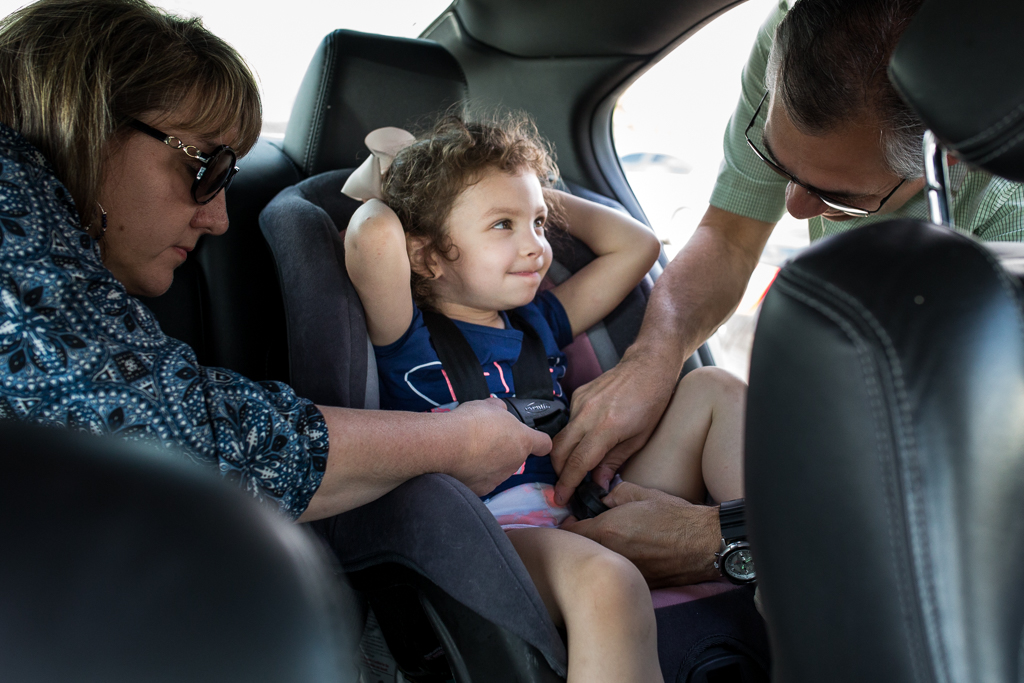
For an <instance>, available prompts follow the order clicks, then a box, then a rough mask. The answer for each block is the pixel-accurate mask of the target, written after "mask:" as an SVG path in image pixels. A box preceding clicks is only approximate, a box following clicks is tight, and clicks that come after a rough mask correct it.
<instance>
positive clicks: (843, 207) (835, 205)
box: [743, 92, 907, 216]
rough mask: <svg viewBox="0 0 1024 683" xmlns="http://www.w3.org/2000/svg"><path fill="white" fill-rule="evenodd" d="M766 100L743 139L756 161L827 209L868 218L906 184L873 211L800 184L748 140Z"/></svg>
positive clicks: (761, 104) (755, 111) (757, 111)
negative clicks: (802, 189)
mask: <svg viewBox="0 0 1024 683" xmlns="http://www.w3.org/2000/svg"><path fill="white" fill-rule="evenodd" d="M767 99H768V93H767V92H766V93H765V94H764V96H763V97H762V98H761V102H760V103H759V104H758V105H757V109H756V110H754V116H753V118H751V119H750V123H748V124H747V129H746V130H745V131H743V137H745V138H746V139H747V145H749V146H750V149H751V151H753V152H754V154H756V155H757V158H758V159H760V160H761V161H763V162H764V163H765V164H767V165H768V168H770V169H772V170H773V171H775V172H776V173H778V174H779V175H780V176H782V177H783V178H785V179H786V180H788V181H789V182H791V183H793V184H794V185H799V186H800V187H802V188H804V189H805V190H807V191H808V192H810V193H811V194H813V195H816V196H817V197H818V199H820V200H821V201H822V203H824V204H825V206H827V207H829V208H830V209H835V210H836V211H842V212H843V213H845V214H848V215H850V216H870V215H871V214H873V213H878V212H879V211H881V210H882V207H883V206H884V205H885V203H886V202H887V201H889V198H890V197H892V196H893V195H894V194H896V190H898V189H900V187H902V186H903V183H905V182H907V179H906V178H904V179H903V180H901V181H900V182H899V183H898V184H897V185H896V187H894V188H892V191H891V192H890V193H889V194H887V195H885V197H884V198H883V199H882V201H880V202H879V203H878V208H876V209H873V210H871V209H862V208H860V207H857V206H850V205H849V204H847V203H846V202H841V201H839V200H838V199H833V198H832V197H830V196H828V194H826V193H824V192H822V191H821V190H819V189H817V188H816V187H813V186H811V185H808V184H807V183H802V182H800V181H799V180H797V179H796V176H794V175H793V174H791V173H790V172H789V171H787V170H786V169H784V168H782V167H781V166H779V165H778V164H777V163H775V161H773V160H772V159H771V158H770V157H769V156H768V155H767V154H765V153H764V152H762V151H761V150H759V149H758V148H757V145H755V144H754V142H753V141H752V140H751V139H750V129H751V128H753V127H754V121H757V115H758V114H760V113H761V107H763V106H764V103H765V101H766V100H767Z"/></svg>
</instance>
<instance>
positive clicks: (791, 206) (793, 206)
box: [786, 183, 828, 219]
mask: <svg viewBox="0 0 1024 683" xmlns="http://www.w3.org/2000/svg"><path fill="white" fill-rule="evenodd" d="M786 211H788V212H789V215H791V216H792V217H793V218H800V219H803V218H814V217H815V216H820V215H821V214H823V213H825V212H826V211H828V205H827V204H826V203H825V202H823V201H821V199H820V198H819V197H818V195H816V194H814V193H813V192H808V191H807V190H806V189H804V188H802V187H800V186H799V185H797V184H796V183H790V184H789V185H787V186H786Z"/></svg>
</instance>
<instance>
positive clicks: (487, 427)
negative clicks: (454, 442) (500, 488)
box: [446, 398, 551, 496]
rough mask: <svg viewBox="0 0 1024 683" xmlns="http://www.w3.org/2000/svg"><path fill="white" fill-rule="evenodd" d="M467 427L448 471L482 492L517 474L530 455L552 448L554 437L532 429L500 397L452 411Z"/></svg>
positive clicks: (476, 490) (486, 491)
mask: <svg viewBox="0 0 1024 683" xmlns="http://www.w3.org/2000/svg"><path fill="white" fill-rule="evenodd" d="M450 414H451V416H452V418H454V419H456V420H459V421H460V425H459V426H457V427H456V428H455V429H456V431H457V432H459V433H463V430H465V432H464V433H465V434H466V437H465V438H466V440H465V442H464V443H465V446H464V449H463V451H462V452H456V453H455V457H453V458H452V462H451V465H450V467H449V469H447V470H446V474H450V475H451V476H453V477H455V478H456V479H458V480H459V481H461V482H462V483H463V484H465V485H466V486H468V487H469V488H470V490H472V491H473V493H475V494H477V495H478V496H482V495H484V494H485V493H488V492H489V491H492V490H494V487H495V486H497V485H498V484H500V483H501V482H503V481H505V480H506V479H508V478H509V477H510V476H512V475H513V474H515V472H516V470H518V469H519V467H520V466H521V465H522V464H523V462H525V461H526V458H527V456H529V455H546V454H547V453H549V452H551V438H550V437H548V435H547V434H544V433H543V432H538V431H537V430H535V429H530V428H529V427H527V426H526V425H524V424H523V423H522V422H520V421H519V420H518V419H516V418H515V417H513V415H512V414H511V413H510V412H508V409H507V408H506V407H505V404H504V402H502V401H501V400H499V399H496V398H488V399H485V400H483V401H469V402H467V403H464V404H462V405H460V406H459V407H458V408H456V409H455V410H453V411H452V412H451V413H450Z"/></svg>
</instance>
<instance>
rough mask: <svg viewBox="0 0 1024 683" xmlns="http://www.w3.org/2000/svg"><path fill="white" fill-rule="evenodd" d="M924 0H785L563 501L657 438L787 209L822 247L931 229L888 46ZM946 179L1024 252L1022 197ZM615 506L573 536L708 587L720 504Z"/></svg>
mask: <svg viewBox="0 0 1024 683" xmlns="http://www.w3.org/2000/svg"><path fill="white" fill-rule="evenodd" d="M921 2H922V0H857V1H856V2H854V1H853V0H800V1H799V2H796V3H793V6H792V8H790V6H789V5H790V3H789V2H787V0H780V1H779V5H778V7H777V8H776V9H775V10H774V11H773V12H772V14H771V15H770V16H769V18H768V20H767V21H766V22H765V24H764V25H763V26H762V28H761V30H760V32H759V34H758V38H757V42H756V44H755V45H754V48H753V50H752V52H751V55H750V59H749V61H748V62H747V65H746V67H745V68H744V70H743V76H742V80H743V91H742V95H741V97H740V101H739V104H738V106H737V109H736V111H735V113H734V114H733V116H732V118H731V120H730V121H729V125H728V128H727V130H726V134H725V149H724V152H725V154H724V156H725V159H724V161H723V163H722V167H721V170H720V171H719V176H718V180H717V183H716V185H715V189H714V192H713V193H712V196H711V200H710V206H709V207H708V210H707V212H706V213H705V214H704V217H703V219H702V220H701V222H700V224H699V226H698V228H697V230H696V232H695V233H694V235H693V237H692V238H691V240H690V241H689V242H688V243H687V245H686V246H685V247H684V248H683V250H682V251H681V252H680V253H679V254H678V255H677V256H676V257H675V259H673V261H672V263H670V264H669V266H668V267H667V268H666V270H665V272H664V274H663V275H662V276H661V278H660V279H659V280H658V283H657V286H656V287H655V288H654V292H653V294H652V296H651V300H650V302H649V303H648V308H647V313H646V315H645V318H644V322H643V327H642V328H641V331H640V335H639V337H638V338H637V341H636V342H635V343H634V344H633V346H632V347H630V348H629V349H628V350H627V351H626V353H625V354H624V356H623V358H622V361H621V362H620V363H619V365H618V366H617V367H616V368H614V369H613V370H611V371H609V372H607V373H605V374H604V375H602V376H601V377H599V378H598V379H597V380H595V381H594V382H591V383H590V384H588V385H586V386H585V387H583V388H581V389H579V390H577V391H576V393H575V395H574V396H573V418H572V421H570V423H569V425H568V426H567V427H566V428H565V430H563V431H562V433H561V434H560V435H559V436H558V438H556V439H555V445H554V450H553V451H552V459H553V461H554V464H555V466H556V468H561V479H560V481H559V484H558V486H557V487H556V497H557V498H558V499H559V500H564V499H565V498H567V497H568V496H569V495H570V494H571V493H572V490H573V489H574V488H575V486H576V485H577V484H578V483H579V482H580V481H581V480H582V478H583V476H584V474H586V472H587V471H588V470H593V475H594V479H595V480H596V481H598V483H601V484H605V485H606V484H607V482H608V481H609V479H610V478H611V476H612V474H614V472H615V471H616V470H617V469H618V468H619V467H620V466H621V465H622V463H624V462H625V461H626V460H627V459H628V458H629V456H630V455H632V454H633V453H634V452H635V451H636V450H637V449H638V448H639V447H640V446H642V445H643V444H644V443H645V442H646V440H647V438H648V437H649V436H650V434H651V432H652V430H653V428H654V426H655V425H656V424H657V421H658V419H659V416H660V415H661V413H662V412H663V410H664V407H665V405H667V403H668V400H669V398H670V397H671V394H672V390H673V387H674V381H673V380H674V378H676V377H678V374H679V371H680V369H681V368H682V364H683V361H684V360H685V359H686V358H687V357H688V356H689V355H690V354H692V353H693V351H694V350H695V349H696V348H697V347H698V346H699V345H700V344H701V343H703V342H704V341H705V340H706V339H707V338H708V337H710V336H711V334H712V333H713V332H714V331H715V329H717V328H718V326H719V325H721V324H722V323H723V322H724V321H725V320H726V319H727V318H728V317H729V315H730V314H731V313H732V311H733V310H735V308H736V306H737V304H738V303H739V301H740V298H741V297H742V295H743V292H744V289H745V288H746V285H747V281H748V280H749V278H750V275H751V273H752V272H753V270H754V267H755V266H756V265H757V263H758V260H759V258H760V256H761V252H762V250H763V249H764V246H765V243H766V242H767V240H768V237H769V236H770V235H771V232H772V229H773V228H774V227H775V224H776V222H777V221H778V220H779V219H780V218H781V217H782V214H783V211H788V212H789V213H790V214H791V215H792V216H794V217H795V218H799V219H807V220H808V229H809V232H810V238H811V240H812V241H814V240H817V239H821V238H823V237H827V236H830V235H834V234H837V233H839V232H843V231H845V230H849V229H852V228H855V227H858V226H861V225H865V224H867V223H870V222H873V221H877V220H883V219H888V218H896V217H906V218H916V219H926V218H927V206H926V203H925V198H924V195H923V191H922V189H923V186H924V180H923V153H922V141H921V136H922V134H923V132H924V126H923V124H922V123H921V121H919V120H918V119H917V117H916V116H915V115H914V113H913V112H912V111H911V110H910V109H909V108H908V107H907V106H906V104H905V103H904V102H903V101H902V99H901V98H900V97H899V95H898V94H897V93H896V91H895V89H894V88H893V86H892V84H891V83H890V82H889V80H888V75H887V66H888V62H889V57H890V55H891V54H892V50H893V48H894V47H895V45H896V43H897V42H898V40H899V37H900V36H901V35H902V33H903V30H904V29H905V27H906V25H907V23H908V22H909V21H910V20H911V18H912V17H913V15H914V13H915V12H916V11H917V9H918V7H919V6H920V4H921ZM955 161H956V160H955V159H952V158H951V159H950V163H951V164H953V165H952V167H951V169H950V179H949V180H950V182H949V185H950V190H951V195H952V206H951V214H952V217H953V222H954V225H955V228H956V230H958V231H960V232H962V233H964V234H969V235H972V236H974V237H975V238H978V239H982V240H1007V241H1008V240H1013V241H1022V240H1024V188H1022V186H1021V185H1019V184H1016V183H1011V182H1009V181H1006V180H1003V179H1001V178H996V177H993V176H991V175H989V174H987V173H985V172H983V171H975V170H971V169H968V168H967V167H966V165H965V164H956V163H955ZM605 502H606V503H609V504H610V505H612V506H613V509H612V510H611V511H609V512H607V513H604V514H602V515H600V516H599V517H597V518H595V519H593V520H587V521H586V522H582V523H580V524H579V525H576V526H575V527H573V530H575V531H578V532H580V533H583V534H585V535H587V536H589V537H591V538H593V539H595V540H598V541H599V542H602V543H604V544H605V545H608V546H609V547H612V548H613V549H614V550H617V551H618V552H620V553H622V554H624V555H626V556H627V557H629V558H630V559H632V560H634V562H636V564H637V566H638V567H640V569H641V571H643V572H644V573H645V576H647V577H648V580H649V581H650V580H653V582H655V583H659V584H665V583H669V584H672V583H675V584H679V583H688V582H692V581H695V580H700V579H705V578H709V577H711V576H714V575H715V574H716V573H717V572H716V570H715V569H714V564H713V561H714V556H713V554H714V551H715V550H717V549H718V547H719V544H720V540H721V537H722V535H721V533H720V531H719V522H718V512H717V510H716V509H715V508H709V507H705V506H693V505H689V504H688V503H686V502H685V501H680V500H678V499H674V498H672V497H671V496H666V495H665V494H659V493H658V492H652V491H649V490H646V489H639V488H638V487H633V486H622V487H619V488H618V489H616V490H615V491H613V492H612V494H611V495H610V496H609V497H608V498H606V499H605Z"/></svg>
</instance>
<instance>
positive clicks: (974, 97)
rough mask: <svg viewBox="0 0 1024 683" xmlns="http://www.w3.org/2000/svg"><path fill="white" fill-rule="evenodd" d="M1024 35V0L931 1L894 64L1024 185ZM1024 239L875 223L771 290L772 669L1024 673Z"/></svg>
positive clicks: (753, 383)
mask: <svg viewBox="0 0 1024 683" xmlns="http://www.w3.org/2000/svg"><path fill="white" fill-rule="evenodd" d="M1022 30H1024V5H1021V4H1020V3H1016V2H993V1H985V0H981V1H979V2H973V3H962V2H958V1H957V0H930V1H929V2H926V3H925V4H924V6H923V7H922V9H921V10H920V13H919V15H918V16H917V17H916V18H915V19H914V21H913V23H912V24H911V26H910V27H909V28H908V30H907V32H906V34H905V35H904V37H903V39H902V41H901V43H900V46H899V47H898V49H897V51H896V53H895V55H894V58H893V61H892V64H891V73H892V75H893V79H894V82H896V83H898V84H899V85H900V88H901V89H902V91H903V92H904V94H905V95H906V96H907V100H908V101H909V102H910V103H911V105H912V106H914V107H915V108H916V109H918V110H919V112H920V114H921V116H922V118H923V120H924V121H926V122H927V123H928V125H929V126H931V128H932V130H933V132H934V133H935V135H936V136H937V137H938V138H939V139H940V140H942V141H943V142H944V143H946V144H947V145H948V146H949V148H950V149H951V150H953V151H954V152H955V153H957V154H960V155H962V156H963V157H964V158H967V159H970V160H973V161H976V162H978V163H981V164H982V165H983V167H984V168H986V169H987V170H993V171H998V172H1000V173H1004V174H1006V175H1008V176H1011V177H1014V178H1017V179H1020V178H1024V158H1022V157H1020V154H1021V152H1020V150H1021V138H1020V136H1019V135H1018V133H1017V130H1018V128H1019V126H1018V125H1017V123H1016V122H1017V121H1018V120H1019V116H1020V112H1021V111H1022V110H1024V109H1022V105H1024V79H1022V78H1021V77H1020V74H1021V73H1022V71H1021V69H1020V67H1022V66H1024V54H1022V53H1020V51H1019V50H1018V49H1017V48H1016V47H1015V40H1016V36H1018V35H1019V34H1020V32H1021V31H1022ZM1000 36H1005V41H1004V40H1003V39H1002V38H1001V37H1000ZM996 64H998V65H1000V66H999V67H998V68H996V67H995V66H994V65H996ZM981 147H984V148H985V150H987V151H985V152H981V151H979V150H980V149H981ZM1020 246H1021V245H1011V246H1001V247H1000V248H998V249H997V250H992V249H989V248H987V247H986V246H984V245H982V244H979V243H977V242H975V241H973V240H971V239H969V238H967V237H964V236H962V235H959V234H957V233H955V232H953V231H951V230H949V229H947V228H944V227H939V226H935V225H930V224H925V223H919V222H916V221H908V220H901V221H889V222H884V223H878V224H875V225H872V226H869V227H866V228H861V229H858V230H855V231H851V232H849V233H846V234H843V235H840V236H838V237H834V238H831V239H828V240H823V241H821V242H820V243H818V244H816V245H814V246H813V247H811V248H810V249H808V250H807V251H806V252H804V253H803V254H802V255H801V256H800V257H798V258H797V259H795V260H794V261H793V262H792V263H790V264H788V265H787V266H786V267H785V268H784V269H783V270H782V272H781V273H780V274H779V277H778V278H777V280H776V282H775V284H774V285H773V287H772V289H771V291H770V292H769V294H768V296H767V297H766V298H765V302H764V307H763V309H762V312H761V316H760V320H759V324H758V328H757V333H756V336H755V342H754V350H753V358H752V361H751V375H750V393H749V397H748V405H747V433H746V454H747V466H746V477H747V480H746V487H747V503H748V508H747V509H748V511H749V513H748V514H749V526H748V528H749V530H750V534H751V539H752V544H753V548H754V553H755V559H756V562H757V567H758V575H759V577H760V582H761V584H760V585H761V590H762V591H763V595H762V598H763V603H764V607H765V613H766V618H767V620H768V623H769V631H770V633H771V634H772V645H773V662H774V679H775V680H779V681H786V682H787V683H799V682H803V681H807V682H810V681H822V680H830V681H865V680H870V681H894V682H895V681H993V682H997V681H1007V682H1009V681H1018V680H1020V677H1021V672H1022V669H1021V667H1022V660H1021V659H1020V651H1021V650H1020V646H1021V642H1022V640H1021V638H1022V635H1024V587H1022V585H1021V582H1020V580H1019V576H1018V574H1017V567H1018V565H1019V563H1020V562H1021V561H1022V560H1024V530H1022V528H1021V523H1020V520H1021V519H1024V305H1022V300H1024V291H1022V288H1021V282H1020V280H1019V279H1018V278H1017V277H1015V276H1014V275H1013V274H1012V272H1011V271H1010V270H1008V269H1007V268H1004V267H1003V266H1002V265H1000V260H1002V261H1003V262H1004V263H1006V264H1007V265H1008V266H1009V267H1010V269H1011V270H1013V269H1018V268H1019V266H1020V263H1021V262H1022V257H1024V251H1022V250H1021V248H1020Z"/></svg>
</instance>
